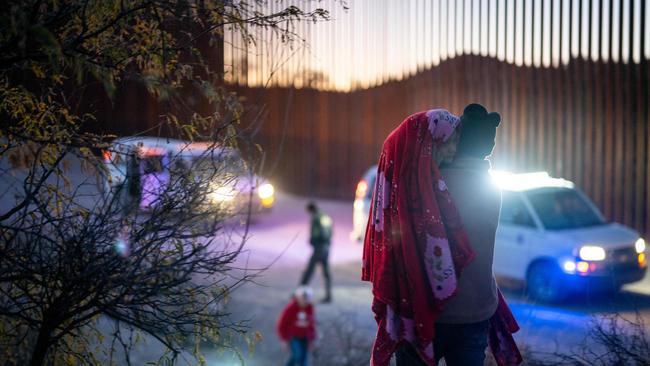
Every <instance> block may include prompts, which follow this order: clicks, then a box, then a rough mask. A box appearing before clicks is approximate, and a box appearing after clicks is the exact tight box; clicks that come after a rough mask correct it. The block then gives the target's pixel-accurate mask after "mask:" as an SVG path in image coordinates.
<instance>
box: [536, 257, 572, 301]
mask: <svg viewBox="0 0 650 366" xmlns="http://www.w3.org/2000/svg"><path fill="white" fill-rule="evenodd" d="M526 289H527V292H528V296H530V298H532V299H534V300H537V301H540V302H543V303H557V302H560V301H562V300H564V299H565V298H566V291H565V290H564V289H563V288H562V278H561V272H560V268H559V267H558V266H557V265H554V264H552V263H549V262H541V263H536V264H533V266H532V267H531V268H530V269H529V270H528V275H527V276H526Z"/></svg>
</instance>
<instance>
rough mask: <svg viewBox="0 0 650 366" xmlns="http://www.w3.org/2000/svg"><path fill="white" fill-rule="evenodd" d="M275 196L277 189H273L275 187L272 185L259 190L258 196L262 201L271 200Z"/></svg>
mask: <svg viewBox="0 0 650 366" xmlns="http://www.w3.org/2000/svg"><path fill="white" fill-rule="evenodd" d="M274 194H275V188H273V185H272V184H270V183H266V184H262V185H261V186H260V187H259V188H258V189H257V195H258V196H260V198H261V199H267V198H271V197H273V195H274Z"/></svg>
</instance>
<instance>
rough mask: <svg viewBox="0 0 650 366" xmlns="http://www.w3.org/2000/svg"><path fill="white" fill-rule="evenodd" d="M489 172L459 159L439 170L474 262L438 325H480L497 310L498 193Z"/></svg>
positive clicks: (478, 162)
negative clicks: (465, 234)
mask: <svg viewBox="0 0 650 366" xmlns="http://www.w3.org/2000/svg"><path fill="white" fill-rule="evenodd" d="M489 169H490V162H489V161H487V160H481V159H472V158H460V159H457V160H456V161H454V163H453V164H452V165H450V166H448V167H445V168H443V169H442V170H441V173H442V176H443V177H444V179H445V182H446V184H447V188H448V189H449V192H450V193H451V196H452V198H453V200H454V203H455V204H456V207H457V208H458V211H459V213H460V217H461V219H462V221H463V225H464V227H465V231H466V232H467V236H468V238H469V242H470V245H471V246H472V248H473V249H474V252H475V253H476V258H475V259H474V260H473V261H472V262H471V263H470V264H469V266H468V267H467V268H465V270H464V271H463V273H462V274H461V275H460V279H459V281H458V293H457V295H456V296H454V297H453V298H451V299H450V300H449V302H448V303H447V304H446V305H445V308H444V310H443V312H442V314H441V315H440V317H439V318H438V322H439V323H476V322H480V321H483V320H486V319H489V318H490V317H491V316H492V315H493V314H494V312H495V310H496V308H497V304H498V295H497V285H496V281H495V280H494V275H493V273H492V260H493V258H494V239H495V237H496V231H497V226H498V223H499V214H500V211H501V191H500V190H499V189H498V188H497V187H496V186H495V185H494V184H493V183H492V179H491V177H490V174H489V172H488V170H489Z"/></svg>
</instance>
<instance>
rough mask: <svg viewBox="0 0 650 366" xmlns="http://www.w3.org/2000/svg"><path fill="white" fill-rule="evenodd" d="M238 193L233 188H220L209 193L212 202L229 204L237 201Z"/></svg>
mask: <svg viewBox="0 0 650 366" xmlns="http://www.w3.org/2000/svg"><path fill="white" fill-rule="evenodd" d="M235 195H236V192H235V190H234V189H233V188H232V187H219V188H217V189H215V190H214V191H212V192H210V193H209V197H210V200H211V201H212V202H228V201H232V200H233V199H235Z"/></svg>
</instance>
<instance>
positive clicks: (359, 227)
mask: <svg viewBox="0 0 650 366" xmlns="http://www.w3.org/2000/svg"><path fill="white" fill-rule="evenodd" d="M376 174H377V167H376V166H373V167H371V168H370V169H368V170H367V171H366V173H365V174H364V176H363V178H362V179H361V180H360V181H359V183H358V184H357V192H356V198H355V201H354V208H353V210H354V213H353V232H352V233H351V236H352V237H353V238H354V239H358V240H362V239H363V237H364V235H365V227H366V224H367V222H368V210H369V208H370V200H371V199H372V191H373V186H374V181H375V176H376ZM491 174H492V178H493V180H494V183H495V184H496V185H497V186H499V187H500V188H501V190H502V194H503V201H502V206H501V216H500V218H499V227H498V229H497V236H496V242H495V249H494V251H495V253H494V265H493V271H494V274H495V275H496V276H497V277H498V278H501V279H506V278H507V279H514V280H517V281H520V282H523V283H525V284H526V286H527V290H528V293H529V294H530V295H531V296H532V297H533V298H536V299H538V300H541V301H544V302H554V301H559V300H562V299H563V298H564V297H565V296H566V295H567V294H568V293H570V292H584V291H603V290H610V291H611V290H618V289H620V287H621V286H623V285H624V284H627V283H631V282H636V281H639V280H641V279H642V278H643V277H644V276H645V272H646V269H647V259H646V254H645V246H646V245H645V241H644V239H643V238H641V237H640V236H639V233H637V232H636V231H634V230H633V229H631V228H629V227H626V226H623V225H621V224H617V223H614V222H607V220H605V218H604V217H603V215H602V214H601V213H600V211H599V210H598V208H597V207H596V206H595V205H594V204H593V202H591V200H589V198H588V197H587V196H586V195H585V194H584V193H582V192H581V191H580V190H579V189H577V188H576V187H575V186H574V184H573V183H572V182H570V181H568V180H564V179H559V178H553V177H551V176H549V174H548V173H546V172H534V173H525V174H514V173H508V172H499V171H491Z"/></svg>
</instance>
